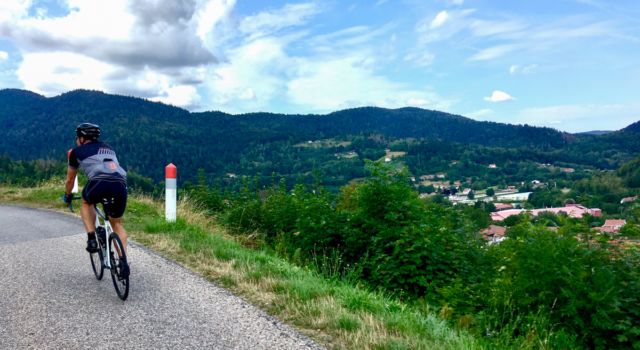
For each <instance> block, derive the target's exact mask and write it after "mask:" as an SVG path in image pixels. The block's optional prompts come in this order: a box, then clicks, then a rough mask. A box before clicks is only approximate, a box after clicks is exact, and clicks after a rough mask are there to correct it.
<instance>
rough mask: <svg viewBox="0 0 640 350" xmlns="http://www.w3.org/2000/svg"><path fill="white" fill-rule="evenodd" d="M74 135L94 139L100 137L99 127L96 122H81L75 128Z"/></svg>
mask: <svg viewBox="0 0 640 350" xmlns="http://www.w3.org/2000/svg"><path fill="white" fill-rule="evenodd" d="M76 136H78V137H82V138H85V139H87V140H95V139H97V138H98V137H100V127H99V126H98V125H96V124H91V123H82V124H80V125H78V127H77V128H76Z"/></svg>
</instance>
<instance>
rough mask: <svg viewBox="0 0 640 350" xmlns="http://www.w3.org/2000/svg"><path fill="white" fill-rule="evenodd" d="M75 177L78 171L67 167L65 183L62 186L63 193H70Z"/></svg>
mask: <svg viewBox="0 0 640 350" xmlns="http://www.w3.org/2000/svg"><path fill="white" fill-rule="evenodd" d="M76 175H78V169H74V168H72V167H67V181H66V182H65V184H64V193H67V194H68V193H71V191H72V190H73V184H74V183H75V181H76Z"/></svg>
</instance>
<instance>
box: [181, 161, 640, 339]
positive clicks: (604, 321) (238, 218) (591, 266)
mask: <svg viewBox="0 0 640 350" xmlns="http://www.w3.org/2000/svg"><path fill="white" fill-rule="evenodd" d="M407 175H408V174H407V173H406V172H398V171H397V170H396V169H395V168H392V167H389V166H385V165H383V164H382V163H370V164H369V175H368V176H367V177H366V178H365V179H364V180H362V181H360V182H358V183H353V184H351V185H348V186H344V187H342V188H341V190H340V192H339V193H338V194H332V193H331V192H329V191H325V190H324V189H323V188H322V187H321V186H320V185H319V184H318V183H316V184H312V185H298V186H296V187H295V188H294V189H292V190H289V189H288V188H287V187H286V185H285V183H284V181H275V180H274V182H273V183H272V185H271V186H268V187H266V188H265V187H263V186H262V185H260V182H259V181H257V180H256V181H252V180H251V179H245V181H244V183H243V186H242V187H241V189H240V191H238V192H237V193H229V192H227V193H223V192H221V191H220V190H219V189H218V188H213V187H210V186H208V185H207V184H206V182H204V181H201V182H200V183H199V184H198V185H194V186H193V187H191V188H190V189H189V190H188V192H189V194H190V196H191V198H193V199H195V200H196V201H198V202H199V203H201V204H202V205H203V207H204V208H207V209H208V210H209V211H210V214H211V215H212V216H216V217H217V218H218V220H219V221H220V222H222V223H223V224H224V225H225V226H226V227H228V228H229V229H230V231H231V232H234V233H236V234H237V235H240V236H242V237H244V238H243V240H251V241H252V242H253V243H252V244H262V245H263V247H265V248H266V249H270V250H273V251H274V252H276V253H277V254H279V255H281V256H283V257H286V258H288V259H289V260H291V261H293V262H295V263H297V264H299V265H301V266H307V267H308V268H312V269H315V270H317V271H319V272H321V273H324V274H325V275H326V276H329V277H332V278H342V279H347V280H352V281H355V283H364V284H366V285H367V286H369V288H372V289H380V290H384V291H386V292H388V293H393V294H395V295H397V296H398V297H400V298H403V299H406V300H408V301H413V302H416V303H424V304H427V305H431V306H432V307H436V308H437V309H438V310H439V312H440V315H441V316H442V317H443V318H446V319H448V320H450V322H451V323H452V324H454V325H457V326H458V327H461V328H464V329H467V330H469V331H471V332H473V333H475V334H476V335H477V336H478V338H480V339H484V340H486V342H487V343H488V344H490V346H496V347H498V348H504V347H512V348H521V347H532V348H536V347H539V346H541V345H540V344H544V347H547V348H566V349H575V348H602V349H628V348H634V347H635V348H637V347H638V346H640V333H638V330H640V322H639V321H638V320H639V318H638V315H640V303H638V301H640V270H639V269H638V268H640V255H639V251H638V250H637V249H632V248H626V247H618V246H614V245H613V244H611V243H609V237H607V236H602V235H600V236H596V235H595V234H594V231H592V229H591V227H592V224H593V222H592V221H593V219H594V218H592V217H585V218H584V219H582V220H576V219H571V218H568V217H562V216H555V215H542V216H540V217H539V218H529V217H526V216H521V217H518V218H517V221H514V222H513V227H511V228H510V229H509V231H508V234H507V236H508V239H507V240H505V241H503V242H502V243H500V244H496V245H487V244H486V243H485V241H484V240H483V239H481V237H480V236H479V234H478V232H479V231H480V230H481V229H482V228H484V227H486V226H488V224H489V223H490V220H489V214H488V211H487V209H488V208H486V207H484V205H483V204H482V203H477V204H476V205H475V206H464V205H462V206H450V205H446V202H444V203H439V200H438V199H437V198H438V197H435V198H436V199H434V200H427V201H424V200H421V199H420V198H419V197H418V194H417V192H415V190H414V189H413V186H412V185H411V184H410V183H409V179H408V176H407ZM638 211H640V209H638ZM550 221H553V222H554V223H555V225H554V226H556V227H559V229H557V231H552V230H550V229H548V227H549V226H550ZM635 224H636V225H637V222H636V223H635ZM250 237H251V238H250Z"/></svg>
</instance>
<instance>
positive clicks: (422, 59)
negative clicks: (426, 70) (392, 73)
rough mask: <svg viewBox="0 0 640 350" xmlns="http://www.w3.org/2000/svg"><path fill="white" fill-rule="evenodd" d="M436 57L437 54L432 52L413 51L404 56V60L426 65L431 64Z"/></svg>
mask: <svg viewBox="0 0 640 350" xmlns="http://www.w3.org/2000/svg"><path fill="white" fill-rule="evenodd" d="M435 58H436V56H435V55H434V54H433V53H431V52H411V53H408V54H407V55H406V56H405V57H404V60H405V61H406V62H413V63H415V64H417V65H418V66H422V67H426V66H430V65H431V64H432V63H433V60H434V59H435Z"/></svg>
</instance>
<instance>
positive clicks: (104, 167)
mask: <svg viewBox="0 0 640 350" xmlns="http://www.w3.org/2000/svg"><path fill="white" fill-rule="evenodd" d="M69 166H70V167H72V168H74V169H78V168H80V169H82V170H83V171H84V172H85V173H86V174H87V177H88V178H89V180H99V179H106V180H115V179H121V180H123V181H126V178H127V172H126V171H125V170H124V169H122V167H121V166H120V164H119V163H118V158H117V157H116V152H114V151H113V149H112V148H111V147H110V146H109V145H107V144H106V143H104V142H99V141H94V142H90V143H86V144H84V145H80V146H78V147H76V148H74V149H73V150H72V151H71V153H70V154H69Z"/></svg>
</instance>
